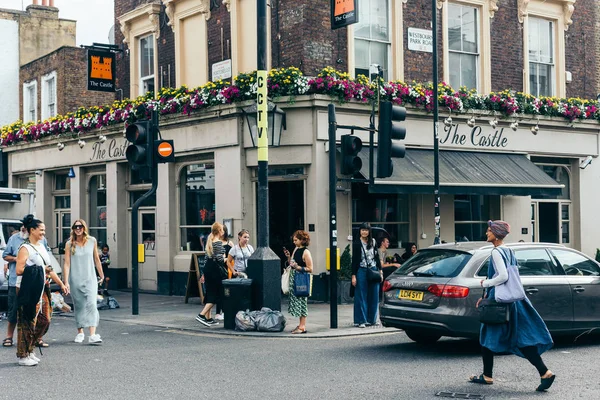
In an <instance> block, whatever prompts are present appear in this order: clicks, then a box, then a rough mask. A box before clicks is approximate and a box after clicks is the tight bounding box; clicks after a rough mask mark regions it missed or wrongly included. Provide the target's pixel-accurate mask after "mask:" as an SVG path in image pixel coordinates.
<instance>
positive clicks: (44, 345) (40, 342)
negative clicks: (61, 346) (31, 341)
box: [38, 340, 50, 347]
mask: <svg viewBox="0 0 600 400" xmlns="http://www.w3.org/2000/svg"><path fill="white" fill-rule="evenodd" d="M49 346H50V345H49V344H48V343H46V342H44V341H43V340H40V341H39V342H38V347H49Z"/></svg>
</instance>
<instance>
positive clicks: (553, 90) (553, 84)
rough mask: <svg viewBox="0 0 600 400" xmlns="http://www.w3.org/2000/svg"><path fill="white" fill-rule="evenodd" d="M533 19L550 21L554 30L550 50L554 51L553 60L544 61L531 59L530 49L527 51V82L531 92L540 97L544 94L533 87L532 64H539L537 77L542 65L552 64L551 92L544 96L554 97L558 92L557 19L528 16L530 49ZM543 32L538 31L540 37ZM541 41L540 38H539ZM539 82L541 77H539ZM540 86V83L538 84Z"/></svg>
mask: <svg viewBox="0 0 600 400" xmlns="http://www.w3.org/2000/svg"><path fill="white" fill-rule="evenodd" d="M533 21H542V22H544V23H548V24H550V31H551V32H552V36H551V37H550V39H551V43H550V45H551V47H550V50H551V52H552V54H551V57H552V62H543V61H541V60H535V61H534V60H531V57H530V53H529V50H528V51H527V56H528V59H529V61H528V65H527V69H526V71H527V78H528V79H527V82H528V83H529V93H530V94H532V95H534V96H536V97H540V96H542V95H541V94H540V93H539V90H538V91H537V92H533V88H532V87H531V73H530V71H531V64H532V63H534V64H536V65H537V68H536V69H537V75H536V76H537V77H539V75H540V73H539V67H540V66H551V70H550V75H549V76H548V79H551V81H550V93H546V94H544V95H543V96H544V97H552V96H554V95H555V94H556V21H553V20H550V19H546V18H539V17H537V16H535V17H530V18H528V23H529V29H528V34H527V38H526V40H527V44H528V49H529V41H530V39H531V35H532V33H533V29H532V22H533ZM542 34H543V33H541V32H538V39H539V37H540V36H541V35H542ZM538 41H539V40H538ZM538 82H539V78H538ZM537 86H538V88H539V84H538V85H537Z"/></svg>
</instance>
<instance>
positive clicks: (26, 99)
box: [23, 79, 38, 122]
mask: <svg viewBox="0 0 600 400" xmlns="http://www.w3.org/2000/svg"><path fill="white" fill-rule="evenodd" d="M30 90H33V98H34V101H33V109H32V104H31V96H30V95H29V94H30V93H29V92H30ZM32 110H33V112H34V117H33V118H31V114H30V113H31V111H32ZM37 120H38V107H37V79H34V80H32V81H29V82H25V83H23V122H30V121H33V122H36V121H37Z"/></svg>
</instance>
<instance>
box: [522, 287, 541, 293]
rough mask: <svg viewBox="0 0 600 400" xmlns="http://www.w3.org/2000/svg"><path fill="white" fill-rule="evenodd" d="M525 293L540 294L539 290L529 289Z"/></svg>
mask: <svg viewBox="0 0 600 400" xmlns="http://www.w3.org/2000/svg"><path fill="white" fill-rule="evenodd" d="M525 292H527V294H534V293H537V292H539V290H538V289H536V288H527V289H525Z"/></svg>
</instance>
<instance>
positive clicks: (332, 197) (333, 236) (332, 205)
mask: <svg viewBox="0 0 600 400" xmlns="http://www.w3.org/2000/svg"><path fill="white" fill-rule="evenodd" d="M327 115H328V120H329V326H330V328H331V329H337V327H338V310H337V282H338V276H337V217H336V214H337V201H336V200H337V198H336V197H337V192H336V185H337V175H336V171H335V140H336V137H335V134H336V130H337V128H336V121H335V105H333V104H329V106H328V108H327Z"/></svg>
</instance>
